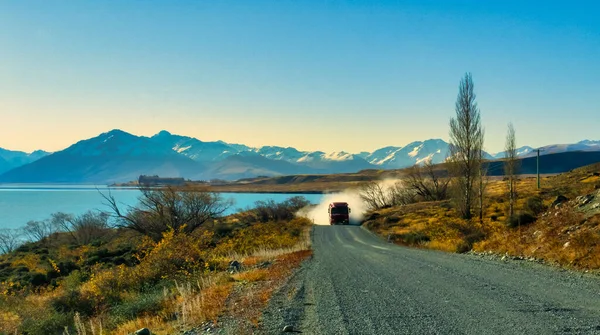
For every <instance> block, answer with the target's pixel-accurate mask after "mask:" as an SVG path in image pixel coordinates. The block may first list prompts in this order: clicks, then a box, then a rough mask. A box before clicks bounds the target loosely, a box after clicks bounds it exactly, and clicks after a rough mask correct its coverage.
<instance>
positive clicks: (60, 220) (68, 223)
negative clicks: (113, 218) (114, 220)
mask: <svg viewBox="0 0 600 335" xmlns="http://www.w3.org/2000/svg"><path fill="white" fill-rule="evenodd" d="M109 216H110V215H109V214H108V213H103V212H93V211H88V212H86V213H84V214H81V215H79V216H74V215H71V214H65V213H62V212H58V213H54V214H52V219H51V222H52V223H53V224H54V225H55V226H56V227H59V228H60V230H62V231H64V232H66V233H69V234H70V235H71V236H72V237H73V239H74V240H75V242H77V243H79V244H88V243H90V242H92V241H94V240H95V239H98V238H101V237H102V236H104V235H105V234H106V233H107V231H108V228H109V224H108V219H109Z"/></svg>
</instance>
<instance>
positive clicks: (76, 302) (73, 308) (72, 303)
mask: <svg viewBox="0 0 600 335" xmlns="http://www.w3.org/2000/svg"><path fill="white" fill-rule="evenodd" d="M50 304H51V306H52V308H54V310H55V311H57V312H59V313H75V312H79V313H80V314H81V315H85V316H91V315H92V314H93V312H94V303H93V301H91V300H90V299H89V297H84V296H82V295H81V293H80V292H79V291H77V290H67V291H65V292H64V293H63V294H61V295H59V296H57V297H56V298H54V299H53V300H52V301H51V302H50Z"/></svg>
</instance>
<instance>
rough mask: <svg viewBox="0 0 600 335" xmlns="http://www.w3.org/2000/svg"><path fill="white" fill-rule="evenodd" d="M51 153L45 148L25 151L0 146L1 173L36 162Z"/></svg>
mask: <svg viewBox="0 0 600 335" xmlns="http://www.w3.org/2000/svg"><path fill="white" fill-rule="evenodd" d="M49 154H50V153H49V152H47V151H43V150H36V151H34V152H31V153H26V152H23V151H12V150H7V149H3V148H0V174H2V173H4V172H6V171H8V170H11V169H14V168H17V167H19V166H22V165H25V164H29V163H32V162H35V161H36V160H38V159H40V158H42V157H44V156H47V155H49Z"/></svg>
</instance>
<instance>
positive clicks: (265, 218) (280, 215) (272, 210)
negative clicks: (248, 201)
mask: <svg viewBox="0 0 600 335" xmlns="http://www.w3.org/2000/svg"><path fill="white" fill-rule="evenodd" d="M308 205H310V202H309V201H308V200H306V198H304V197H301V196H297V197H293V198H290V199H288V200H286V201H283V202H280V203H277V202H275V201H273V200H266V201H262V200H261V201H257V202H255V203H254V209H252V210H251V212H252V213H254V215H255V216H256V219H257V220H258V221H259V222H269V221H289V220H292V219H293V218H294V217H295V216H296V213H297V212H298V211H299V210H300V209H302V208H304V207H306V206H308Z"/></svg>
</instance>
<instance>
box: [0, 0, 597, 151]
mask: <svg viewBox="0 0 600 335" xmlns="http://www.w3.org/2000/svg"><path fill="white" fill-rule="evenodd" d="M599 13H600V2H597V1H577V0H572V1H560V2H559V1H554V2H553V1H527V0H523V1H513V0H505V1H494V0H489V1H478V0H473V1H452V0H437V1H433V0H431V1H427V0H421V1H419V0H415V1H358V0H355V1H308V0H306V1H296V0H293V1H292V0H273V1H261V0H254V1H245V0H240V1H226V0H221V1H183V0H180V1H110V0H107V1H50V0H40V1H28V0H23V1H17V0H6V1H0V147H2V148H6V149H10V150H21V151H27V152H30V151H33V150H36V149H44V150H47V151H57V150H61V149H64V148H66V147H68V146H69V145H71V144H73V143H75V142H77V141H79V140H81V139H86V138H91V137H94V136H97V135H99V134H100V133H103V132H106V131H109V130H111V129H115V128H118V129H122V130H124V131H127V132H130V133H132V134H135V135H144V136H151V135H153V134H155V133H157V132H159V131H160V130H162V129H165V130H168V131H170V132H171V133H175V134H180V135H186V136H192V137H196V138H198V139H200V140H203V141H215V140H223V141H226V142H229V143H243V144H246V145H250V146H262V145H279V146H293V147H296V148H298V149H300V150H322V151H340V150H344V151H349V152H360V151H373V150H374V149H377V148H380V147H384V146H388V145H394V146H403V145H406V144H408V143H410V142H412V141H418V140H425V139H429V138H442V139H444V140H447V139H448V128H449V127H448V123H449V120H450V118H451V117H453V116H454V115H455V110H454V103H455V101H456V96H457V93H458V85H459V82H460V80H461V78H462V77H463V76H464V74H465V73H466V72H470V73H472V75H473V80H474V84H475V92H476V94H477V102H478V105H479V108H480V111H481V118H482V122H483V125H484V127H485V132H486V143H485V148H486V150H487V151H489V152H497V151H501V150H503V147H504V141H505V136H506V129H507V124H508V122H513V123H514V125H515V129H516V135H517V145H519V146H520V145H530V146H533V147H537V146H542V145H547V144H555V143H573V142H577V141H580V140H583V139H594V140H598V139H600V80H599V79H600V20H598V15H599Z"/></svg>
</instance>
